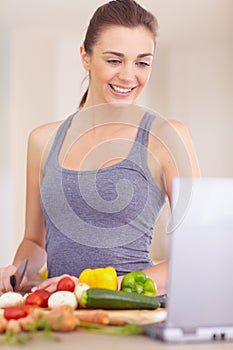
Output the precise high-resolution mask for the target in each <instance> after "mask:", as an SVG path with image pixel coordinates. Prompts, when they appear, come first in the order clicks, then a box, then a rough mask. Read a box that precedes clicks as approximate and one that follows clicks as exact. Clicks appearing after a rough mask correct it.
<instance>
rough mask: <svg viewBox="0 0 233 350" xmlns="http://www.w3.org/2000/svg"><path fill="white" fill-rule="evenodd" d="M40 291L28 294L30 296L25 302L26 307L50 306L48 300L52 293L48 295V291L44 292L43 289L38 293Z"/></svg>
mask: <svg viewBox="0 0 233 350" xmlns="http://www.w3.org/2000/svg"><path fill="white" fill-rule="evenodd" d="M38 291H39V290H37V291H35V292H33V293H31V294H28V296H27V297H26V300H25V304H26V305H35V306H39V307H47V306H48V298H49V296H50V293H49V292H48V293H49V294H48V293H47V291H45V290H44V291H43V292H42V289H41V290H40V292H38Z"/></svg>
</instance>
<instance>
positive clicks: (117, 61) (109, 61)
mask: <svg viewBox="0 0 233 350" xmlns="http://www.w3.org/2000/svg"><path fill="white" fill-rule="evenodd" d="M107 62H108V63H110V64H113V65H116V64H120V63H121V61H120V60H116V59H111V60H107Z"/></svg>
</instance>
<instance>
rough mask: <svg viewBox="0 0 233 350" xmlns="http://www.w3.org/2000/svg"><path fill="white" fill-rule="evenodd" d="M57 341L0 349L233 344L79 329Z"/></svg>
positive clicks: (184, 348)
mask: <svg viewBox="0 0 233 350" xmlns="http://www.w3.org/2000/svg"><path fill="white" fill-rule="evenodd" d="M58 337H59V339H60V340H59V341H54V340H47V339H44V338H40V337H39V336H36V337H35V339H33V340H32V341H30V342H28V343H27V344H25V345H14V346H12V345H2V344H1V345H0V346H1V349H11V350H12V349H14V350H16V349H17V350H22V349H23V350H32V349H33V350H42V349H46V350H59V349H67V348H68V349H71V348H74V349H79V350H80V349H95V350H99V349H100V350H109V349H111V350H115V349H116V350H119V349H121V350H142V349H143V350H194V349H201V350H228V349H229V350H230V349H231V350H232V349H233V342H216V343H213V342H212V343H199V344H187V343H186V344H166V343H163V342H160V341H157V340H153V339H151V338H148V337H146V336H143V335H124V336H123V335H122V336H119V335H102V334H95V333H90V332H88V331H85V330H83V329H79V330H77V331H75V332H71V333H64V334H61V333H58Z"/></svg>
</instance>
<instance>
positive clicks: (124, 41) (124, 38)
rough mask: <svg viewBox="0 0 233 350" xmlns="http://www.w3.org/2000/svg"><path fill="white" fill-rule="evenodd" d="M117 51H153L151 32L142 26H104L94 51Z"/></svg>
mask: <svg viewBox="0 0 233 350" xmlns="http://www.w3.org/2000/svg"><path fill="white" fill-rule="evenodd" d="M95 50H96V51H102V50H103V51H106V50H107V51H108V50H109V51H117V52H122V53H124V52H125V53H127V52H129V53H130V52H132V53H133V52H135V53H144V52H151V53H153V51H154V38H153V35H152V33H151V32H150V31H149V29H147V28H146V27H144V26H137V27H135V28H127V27H124V26H110V27H105V28H104V29H103V30H102V31H101V33H100V35H99V38H98V42H97V43H96V45H95V48H94V51H95Z"/></svg>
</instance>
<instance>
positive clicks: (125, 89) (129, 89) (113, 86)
mask: <svg viewBox="0 0 233 350" xmlns="http://www.w3.org/2000/svg"><path fill="white" fill-rule="evenodd" d="M109 85H110V86H111V88H112V89H113V90H114V91H116V92H119V93H121V94H127V93H129V92H131V91H132V90H133V89H134V88H122V87H119V86H117V85H112V84H109Z"/></svg>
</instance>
